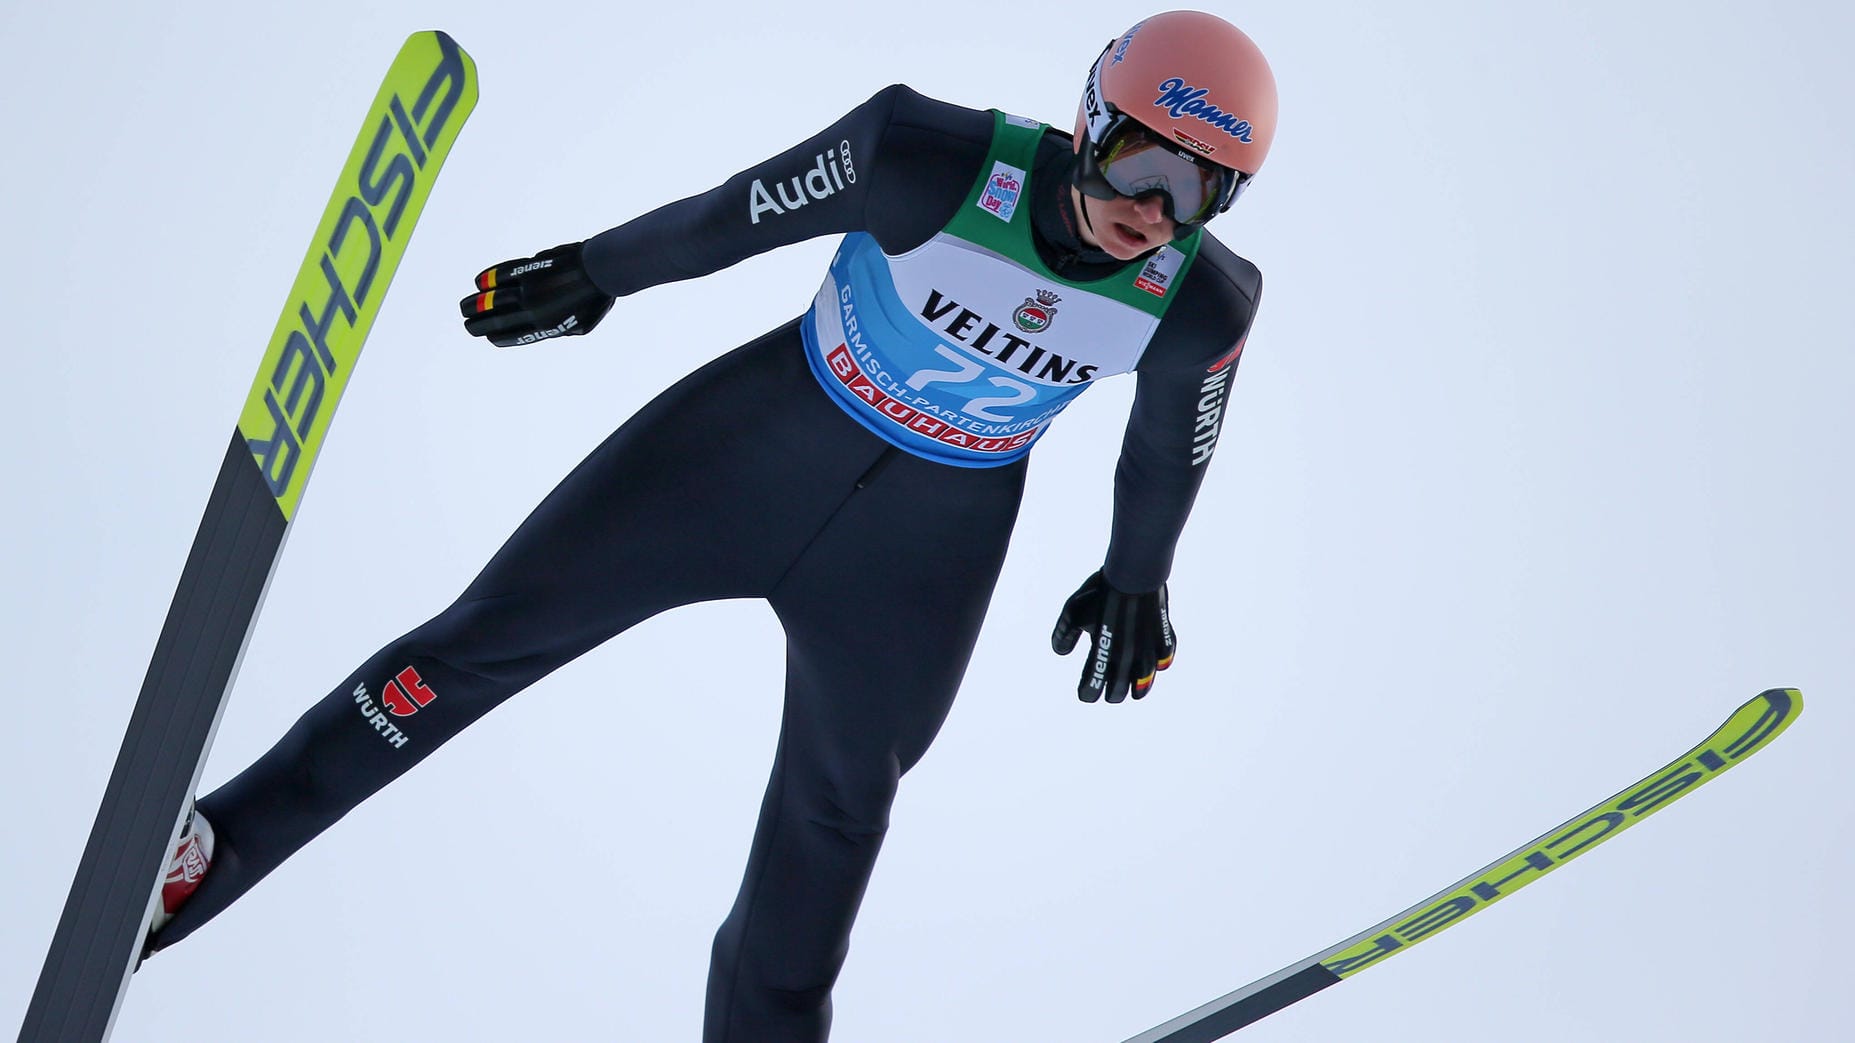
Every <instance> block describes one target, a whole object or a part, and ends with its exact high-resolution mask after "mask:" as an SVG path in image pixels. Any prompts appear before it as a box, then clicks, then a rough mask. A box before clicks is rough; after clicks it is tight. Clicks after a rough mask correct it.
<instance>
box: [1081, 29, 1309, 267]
mask: <svg viewBox="0 0 1855 1043" xmlns="http://www.w3.org/2000/svg"><path fill="white" fill-rule="evenodd" d="M1275 114H1276V95H1275V75H1274V74H1273V73H1271V72H1270V71H1269V63H1268V61H1267V60H1266V59H1264V58H1263V56H1262V51H1260V50H1258V49H1257V47H1256V44H1255V42H1254V41H1252V40H1251V39H1250V38H1249V37H1248V36H1246V35H1244V33H1243V32H1242V30H1240V29H1238V28H1237V27H1236V26H1234V25H1231V24H1230V23H1229V22H1226V21H1224V20H1223V19H1222V18H1219V17H1217V16H1216V15H1210V14H1205V13H1204V12H1202V11H1168V12H1166V13H1165V14H1157V15H1154V16H1153V17H1151V18H1148V19H1146V20H1145V21H1142V22H1140V23H1138V24H1136V25H1135V26H1134V27H1133V28H1132V29H1129V30H1127V32H1125V33H1123V34H1122V35H1121V36H1120V37H1118V38H1117V39H1115V40H1114V41H1113V42H1111V43H1110V44H1109V45H1108V46H1107V48H1106V49H1104V50H1103V51H1102V53H1101V57H1099V58H1097V59H1096V60H1095V65H1094V66H1093V67H1092V68H1090V69H1089V78H1088V84H1087V87H1086V89H1085V90H1084V92H1083V95H1082V108H1081V113H1080V114H1079V120H1078V122H1079V127H1078V130H1079V131H1080V132H1081V133H1080V134H1079V135H1078V139H1077V146H1078V149H1079V150H1080V152H1081V162H1080V163H1079V164H1078V165H1077V185H1078V187H1080V188H1081V189H1082V190H1083V191H1084V192H1086V193H1088V194H1089V195H1093V196H1096V197H1097V198H1103V199H1106V198H1110V197H1111V196H1112V195H1144V194H1146V193H1148V192H1155V193H1158V194H1160V195H1161V196H1162V197H1164V198H1165V200H1166V202H1167V204H1168V207H1169V209H1170V210H1171V211H1172V214H1171V216H1172V218H1173V220H1175V221H1178V222H1180V223H1181V224H1197V223H1202V222H1203V221H1205V220H1208V219H1209V218H1211V217H1212V216H1215V215H1216V214H1218V213H1221V212H1223V211H1224V210H1227V209H1229V207H1230V204H1231V203H1232V202H1234V201H1235V199H1236V197H1237V195H1238V194H1239V193H1241V192H1242V190H1243V188H1244V187H1245V186H1246V185H1247V184H1248V183H1249V180H1250V178H1251V177H1253V176H1254V175H1255V174H1256V172H1257V171H1258V170H1259V169H1261V168H1262V161H1263V158H1264V157H1265V156H1267V155H1268V153H1269V143H1270V142H1271V141H1272V140H1273V139H1274V138H1275ZM1143 131H1144V132H1146V133H1143ZM1179 160H1184V161H1185V163H1186V164H1189V165H1188V166H1182V165H1181V164H1180V163H1179ZM1117 162H1118V163H1119V167H1120V173H1119V176H1115V167H1116V164H1117ZM1129 189H1133V190H1132V191H1129ZM1104 193H1105V194H1104ZM1187 231H1189V230H1187Z"/></svg>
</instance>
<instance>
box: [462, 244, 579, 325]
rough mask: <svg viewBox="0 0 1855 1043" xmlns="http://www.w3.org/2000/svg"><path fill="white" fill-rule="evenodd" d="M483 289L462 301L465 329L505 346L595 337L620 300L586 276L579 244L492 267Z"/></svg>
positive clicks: (481, 278)
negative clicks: (550, 339) (577, 337)
mask: <svg viewBox="0 0 1855 1043" xmlns="http://www.w3.org/2000/svg"><path fill="white" fill-rule="evenodd" d="M477 289H478V290H479V291H481V292H478V293H473V294H471V295H470V296H468V297H466V298H464V299H463V300H462V301H459V302H458V307H459V309H460V310H461V311H463V313H464V330H465V332H467V333H469V334H470V335H471V336H473V337H488V338H489V341H490V343H491V344H494V345H496V346H497V347H499V348H511V347H514V346H516V345H518V344H533V343H534V342H535V341H538V340H547V339H548V338H550V337H573V336H578V335H579V334H582V333H589V332H591V331H592V328H593V327H594V326H597V325H599V320H600V319H603V318H605V313H606V312H608V311H611V310H612V301H613V300H614V298H613V297H612V295H611V294H609V293H606V292H605V291H603V290H601V289H600V288H599V287H597V286H594V285H593V283H592V280H591V279H588V278H587V277H586V269H585V268H584V267H583V266H581V264H580V244H579V243H568V244H567V245H566V246H556V247H555V248H553V249H552V250H543V251H541V252H540V253H538V254H536V255H534V256H533V257H521V258H517V259H516V260H513V261H504V262H502V263H501V264H499V265H497V266H496V267H494V268H486V269H484V270H483V271H482V272H481V273H480V274H478V275H477Z"/></svg>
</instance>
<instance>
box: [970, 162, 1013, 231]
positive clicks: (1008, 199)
mask: <svg viewBox="0 0 1855 1043" xmlns="http://www.w3.org/2000/svg"><path fill="white" fill-rule="evenodd" d="M1023 193H1024V171H1022V170H1020V169H1018V168H1017V167H1014V166H1012V165H1011V164H1009V163H1006V162H1005V161H1003V160H999V161H997V162H994V163H993V164H992V174H991V176H990V177H988V178H986V182H985V191H983V192H981V193H980V194H979V209H981V210H984V211H985V212H986V213H988V214H991V215H992V216H993V217H996V218H998V219H999V220H1000V221H1009V220H1011V215H1012V214H1015V213H1017V212H1018V197H1019V196H1020V195H1022V194H1023Z"/></svg>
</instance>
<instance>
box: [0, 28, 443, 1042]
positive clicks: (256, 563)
mask: <svg viewBox="0 0 1855 1043" xmlns="http://www.w3.org/2000/svg"><path fill="white" fill-rule="evenodd" d="M476 102H477V73H476V65H475V63H474V62H472V61H471V59H470V56H469V55H467V54H465V53H464V51H463V49H462V48H460V47H458V46H457V43H456V42H455V41H453V40H452V39H451V38H450V37H449V36H446V35H445V34H444V33H441V32H421V33H414V34H413V35H412V36H411V37H409V38H408V39H407V40H406V43H405V46H403V47H401V48H400V51H399V56H398V57H397V58H395V59H394V60H393V65H392V67H391V68H390V69H388V70H387V75H386V80H385V82H383V83H382V84H381V85H380V90H379V93H378V94H377V95H375V97H374V103H373V107H372V108H371V109H369V110H368V113H367V119H366V121H365V122H364V123H362V125H361V131H360V135H359V137H358V138H357V139H356V140H355V143H354V150H353V151H352V152H351V153H350V154H349V156H348V161H347V165H346V166H344V167H343V168H342V172H341V178H340V180H339V181H337V182H336V184H335V191H334V194H333V196H332V197H331V198H330V200H329V204H328V207H327V209H326V210H324V211H323V213H322V220H321V223H320V224H319V225H317V227H316V234H315V238H314V239H313V240H311V242H310V246H309V255H308V257H306V258H305V259H304V261H303V267H302V270H301V271H300V272H299V273H298V274H297V277H296V283H295V285H294V286H292V287H291V289H290V296H289V297H288V298H287V299H286V301H285V304H284V308H283V316H282V318H280V319H279V320H278V322H277V328H276V330H275V332H273V333H272V334H271V339H270V344H269V347H268V348H267V349H266V351H265V353H264V361H263V363H262V364H261V365H260V366H259V368H258V375H257V379H256V381H255V382H254V383H253V385H252V388H251V394H250V396H249V397H248V398H247V399H246V400H245V404H244V408H243V411H242V412H241V413H240V414H239V418H238V426H237V428H236V429H235V430H234V431H233V432H232V438H231V444H230V445H229V446H228V447H227V449H226V454H225V458H224V461H223V462H222V464H221V466H220V469H219V477H218V480H217V481H216V482H215V483H214V485H213V491H212V495H211V497H210V498H209V499H208V501H207V505H206V514H205V517H204V518H203V519H202V520H201V522H200V528H199V532H198V533H197V534H196V535H195V536H194V540H193V549H192V550H191V551H190V552H189V553H188V555H187V564H186V566H185V568H183V569H182V571H181V575H180V583H179V588H178V589H177V590H176V591H175V594H174V601H173V604H172V605H171V606H170V607H169V609H168V614H167V619H166V621H165V622H164V623H163V624H162V627H161V636H160V638H159V639H158V640H157V641H156V643H155V651H154V657H153V660H152V661H151V662H150V664H149V667H148V674H147V677H146V679H145V680H144V681H143V683H142V690H141V694H140V696H139V697H138V698H137V699H136V703H135V710H134V712H133V714H132V715H131V716H130V719H129V726H128V730H127V732H126V734H125V735H124V736H123V741H122V748H121V750H120V752H118V754H117V756H116V764H115V767H114V768H113V769H112V770H111V773H110V781H109V785H108V787H107V788H106V789H105V790H104V793H103V803H102V806H101V807H100V808H99V809H98V811H97V818H96V822H95V824H94V825H93V826H92V827H91V831H90V839H89V841H88V842H87V843H86V845H85V847H84V854H83V858H82V859H81V860H80V861H79V863H78V867H77V876H76V879H75V880H74V881H73V883H72V885H71V892H70V895H69V897H67V898H66V899H65V906H64V913H63V915H62V916H61V917H60V919H59V921H58V930H57V933H56V934H55V935H54V936H53V938H52V943H51V949H50V951H49V953H48V954H47V955H46V957H45V966H44V969H43V970H42V971H41V972H40V974H39V980H38V985H37V987H36V989H35V990H34V992H33V994H32V1002H31V1005H30V1006H29V1007H28V1008H27V1010H26V1020H25V1024H24V1026H23V1027H22V1028H21V1030H20V1034H19V1040H20V1043H101V1041H102V1040H104V1039H107V1038H108V1036H109V1033H110V1030H111V1028H112V1027H113V1026H114V1024H115V1020H116V1014H117V1012H118V1011H119V1010H120V1009H121V1006H122V998H123V995H124V993H126V992H127V990H128V983H129V975H130V973H131V972H132V971H133V969H134V967H135V963H136V959H137V957H138V956H139V955H140V952H141V948H142V942H143V934H144V932H145V931H146V929H147V923H148V918H149V913H150V911H151V907H152V903H153V901H154V900H155V898H156V896H157V895H158V894H159V891H160V887H161V877H162V873H163V870H164V869H165V866H166V863H167V856H168V853H169V852H170V851H171V850H172V849H173V846H174V844H175V842H176V840H177V838H178V835H179V831H180V826H181V818H182V816H183V814H184V813H185V811H186V806H187V802H188V800H189V798H190V797H191V796H192V794H193V790H194V787H195V786H196V785H198V782H199V777H200V770H201V768H202V766H203V765H204V763H205V760H206V752H207V750H208V749H210V748H211V746H212V737H213V732H214V730H215V729H216V728H217V726H218V723H219V716H220V712H221V710H222V709H223V708H224V705H225V698H226V695H227V693H228V692H229V691H230V689H231V685H232V679H233V677H234V676H235V675H236V673H237V671H238V663H239V659H240V658H241V657H242V656H243V654H244V649H245V643H246V640H247V638H248V637H249V635H250V633H251V628H252V623H253V622H254V621H255V620H256V618H257V613H258V607H259V605H260V604H262V602H263V599H264V591H265V588H266V587H267V586H268V584H269V582H270V576H271V570H272V568H273V567H274V565H275V564H276V561H277V556H278V553H279V552H280V551H281V550H282V547H283V540H284V535H285V532H286V531H287V530H288V528H289V525H290V520H291V519H292V518H293V517H294V516H295V514H296V508H297V505H298V503H300V502H301V500H302V496H303V487H304V485H305V484H307V483H308V481H309V472H310V469H311V467H312V466H313V465H314V463H315V458H316V453H317V451H318V450H319V449H320V448H321V446H322V442H323V439H324V438H326V437H327V435H328V430H329V423H330V421H331V420H332V419H333V417H334V414H335V405H336V403H337V402H339V401H340V399H341V393H342V391H343V389H344V388H346V387H347V383H348V379H349V377H350V376H351V375H352V374H353V372H354V364H355V361H356V359H358V358H359V357H360V353H361V345H362V343H363V342H364V341H366V339H367V331H368V330H369V329H370V328H372V326H373V322H374V317H375V316H376V315H378V314H379V312H380V303H381V300H382V299H383V298H384V297H385V296H386V290H387V286H388V285H389V284H390V283H391V282H392V280H393V273H394V272H395V271H396V270H398V268H399V262H400V258H401V257H402V256H404V255H405V252H406V244H407V241H408V240H410V239H411V237H412V230H413V226H414V225H415V224H416V223H417V222H418V219H419V213H420V211H421V210H423V208H424V206H425V200H426V198H427V197H428V196H429V195H430V194H431V189H432V183H433V181H435V180H436V179H437V176H438V171H439V168H440V167H442V166H443V164H444V161H445V157H446V156H447V155H449V154H450V151H451V145H452V143H453V142H455V141H456V140H457V134H458V131H459V130H461V129H462V128H463V125H464V120H465V118H466V117H468V116H469V115H470V111H471V109H472V108H474V107H475V106H476Z"/></svg>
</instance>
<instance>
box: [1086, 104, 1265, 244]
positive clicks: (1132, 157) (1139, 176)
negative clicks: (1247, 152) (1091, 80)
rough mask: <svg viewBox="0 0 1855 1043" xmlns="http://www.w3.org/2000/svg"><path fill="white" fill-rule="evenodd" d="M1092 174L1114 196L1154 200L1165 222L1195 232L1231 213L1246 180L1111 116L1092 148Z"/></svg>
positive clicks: (1120, 115)
mask: <svg viewBox="0 0 1855 1043" xmlns="http://www.w3.org/2000/svg"><path fill="white" fill-rule="evenodd" d="M1094 159H1095V164H1094V165H1095V170H1096V172H1097V173H1098V174H1099V175H1100V176H1101V180H1103V181H1105V182H1107V185H1108V187H1109V188H1112V189H1113V190H1114V191H1115V192H1117V193H1119V194H1121V195H1123V196H1128V197H1131V198H1135V199H1138V198H1139V197H1141V196H1147V195H1158V196H1159V197H1160V199H1161V200H1162V201H1163V202H1164V203H1165V210H1166V216H1167V217H1170V218H1172V220H1173V221H1174V222H1176V223H1178V224H1180V225H1192V226H1197V225H1201V224H1203V223H1205V222H1206V221H1209V220H1210V219H1211V218H1213V217H1215V216H1217V215H1218V214H1221V213H1223V212H1224V211H1225V210H1228V209H1230V204H1232V203H1234V202H1236V200H1237V197H1238V196H1239V195H1242V194H1243V189H1244V188H1246V187H1247V186H1248V185H1249V181H1250V176H1249V175H1248V174H1245V173H1243V172H1242V171H1240V170H1232V169H1231V168H1229V167H1226V166H1220V165H1219V164H1216V163H1213V162H1211V161H1210V160H1206V159H1200V158H1199V157H1197V156H1194V155H1193V154H1192V153H1191V151H1190V150H1188V149H1186V148H1185V147H1184V146H1182V145H1179V144H1176V143H1174V142H1171V141H1167V140H1166V139H1165V138H1163V137H1161V136H1160V135H1159V133H1158V132H1157V131H1154V130H1152V129H1150V128H1148V127H1147V126H1146V125H1145V124H1143V123H1141V122H1139V121H1138V120H1135V119H1134V118H1133V117H1131V116H1128V115H1127V114H1126V113H1123V112H1112V113H1111V115H1110V117H1109V121H1108V127H1107V131H1106V133H1104V134H1103V135H1102V136H1101V137H1100V138H1099V139H1097V142H1096V143H1095V146H1094Z"/></svg>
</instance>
